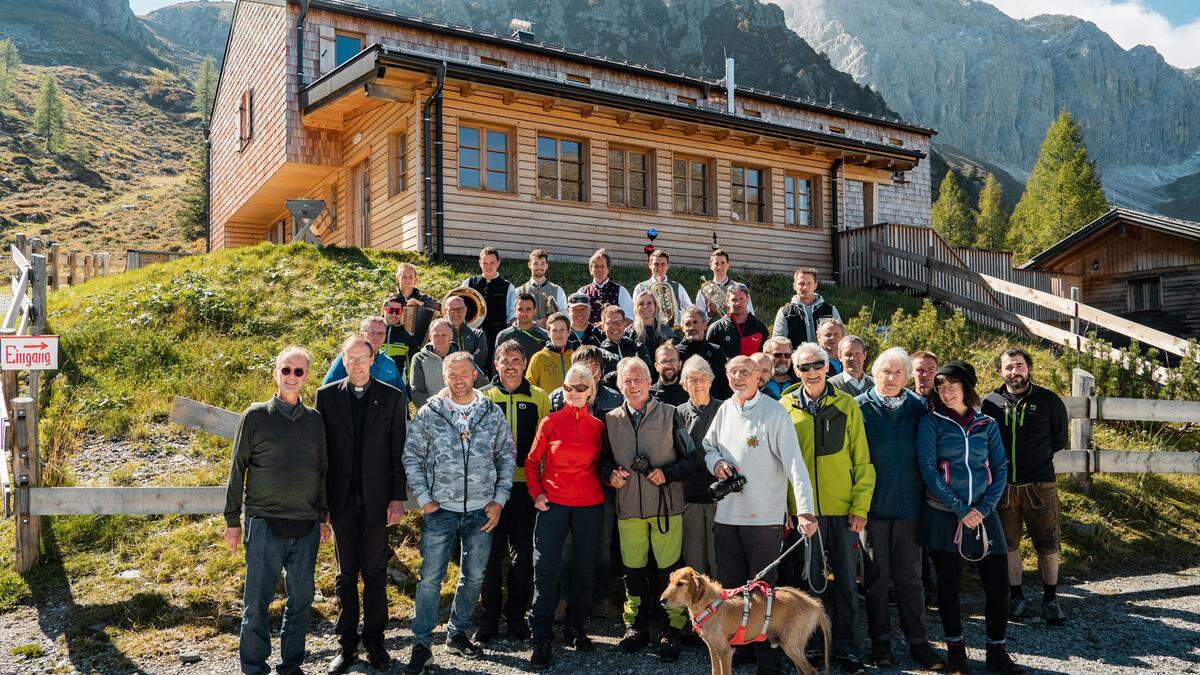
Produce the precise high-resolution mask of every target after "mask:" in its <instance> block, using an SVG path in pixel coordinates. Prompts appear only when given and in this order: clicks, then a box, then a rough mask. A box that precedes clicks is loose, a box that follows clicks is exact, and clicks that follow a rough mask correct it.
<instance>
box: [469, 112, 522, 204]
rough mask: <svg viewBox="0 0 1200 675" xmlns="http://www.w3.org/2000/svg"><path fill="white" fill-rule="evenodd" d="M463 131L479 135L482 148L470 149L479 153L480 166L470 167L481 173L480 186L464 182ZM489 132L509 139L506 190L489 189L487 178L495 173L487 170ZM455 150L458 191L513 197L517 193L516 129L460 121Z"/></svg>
mask: <svg viewBox="0 0 1200 675" xmlns="http://www.w3.org/2000/svg"><path fill="white" fill-rule="evenodd" d="M463 129H475V130H476V131H477V132H478V134H479V146H480V147H478V148H470V147H468V149H474V150H476V151H477V152H478V153H479V164H478V165H477V166H474V167H470V168H473V169H474V170H476V171H478V172H479V185H478V186H470V185H463V180H462V171H463V162H462V149H463V145H462V130H463ZM489 132H490V133H497V134H504V135H505V137H506V139H507V140H506V141H505V154H506V155H507V158H506V162H505V164H506V166H505V170H504V173H505V176H506V182H507V185H505V187H504V189H502V190H501V189H496V188H490V187H488V182H487V176H488V174H489V173H493V171H491V170H489V169H488V168H487V154H488V152H490V151H489V150H488V149H487V135H488V133H489ZM454 148H455V151H454V152H455V156H454V160H455V164H456V166H455V172H456V174H457V175H456V179H455V180H456V183H455V184H456V185H457V186H458V189H460V190H470V191H472V192H486V193H489V194H502V195H504V194H507V195H513V194H516V193H517V131H516V129H514V128H512V127H508V126H504V125H502V124H494V123H491V122H480V121H476V120H460V121H459V123H458V125H457V128H456V129H455V144H454Z"/></svg>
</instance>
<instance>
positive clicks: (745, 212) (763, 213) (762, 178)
mask: <svg viewBox="0 0 1200 675" xmlns="http://www.w3.org/2000/svg"><path fill="white" fill-rule="evenodd" d="M731 176H732V179H733V180H732V183H733V185H732V187H733V219H734V220H747V221H750V222H753V223H765V222H767V183H766V176H767V172H766V171H764V170H762V169H756V168H754V167H750V166H739V165H737V164H734V165H733V171H732V172H731Z"/></svg>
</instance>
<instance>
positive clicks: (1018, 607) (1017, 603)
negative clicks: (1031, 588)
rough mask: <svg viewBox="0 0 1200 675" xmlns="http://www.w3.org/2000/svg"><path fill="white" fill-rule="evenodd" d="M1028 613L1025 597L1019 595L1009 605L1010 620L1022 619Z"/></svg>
mask: <svg viewBox="0 0 1200 675" xmlns="http://www.w3.org/2000/svg"><path fill="white" fill-rule="evenodd" d="M1026 611H1027V606H1026V603H1025V596H1023V595H1018V596H1017V597H1015V598H1013V599H1012V600H1010V601H1009V603H1008V618H1009V619H1020V618H1021V617H1023V616H1025V612H1026Z"/></svg>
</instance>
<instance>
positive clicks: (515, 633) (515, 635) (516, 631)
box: [475, 619, 533, 642]
mask: <svg viewBox="0 0 1200 675" xmlns="http://www.w3.org/2000/svg"><path fill="white" fill-rule="evenodd" d="M508 637H510V638H512V639H514V640H521V641H524V640H528V639H529V638H531V637H533V633H531V632H530V631H529V624H528V623H526V622H525V620H524V619H518V620H516V621H509V622H508ZM475 641H476V642H478V641H479V638H478V637H476V638H475Z"/></svg>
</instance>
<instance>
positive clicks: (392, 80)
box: [300, 44, 926, 171]
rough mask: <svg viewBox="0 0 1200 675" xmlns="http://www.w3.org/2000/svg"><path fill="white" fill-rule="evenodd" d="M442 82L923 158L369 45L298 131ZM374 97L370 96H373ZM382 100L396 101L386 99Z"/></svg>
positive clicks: (874, 158)
mask: <svg viewBox="0 0 1200 675" xmlns="http://www.w3.org/2000/svg"><path fill="white" fill-rule="evenodd" d="M442 68H444V69H445V77H446V79H447V80H457V81H462V82H470V83H474V84H477V85H483V86H489V87H496V88H500V89H506V90H512V91H516V92H521V93H523V94H526V95H532V96H537V97H542V98H544V99H546V100H553V101H558V100H561V101H572V102H575V103H577V104H583V105H588V106H596V107H601V108H607V109H611V110H617V111H621V112H624V113H626V114H637V115H643V116H646V117H648V118H652V119H660V120H668V121H675V122H680V123H683V124H689V125H696V126H705V127H716V128H720V129H726V130H729V131H738V132H742V133H745V134H747V135H749V136H761V137H765V138H767V139H774V140H779V141H786V142H796V143H799V144H802V145H803V146H810V147H820V148H822V149H824V150H827V151H834V152H836V153H841V155H842V156H843V157H844V158H845V159H846V161H847V162H848V163H850V164H863V165H866V166H869V167H871V168H874V169H880V170H887V171H907V170H910V169H912V168H913V167H915V166H916V165H917V164H918V163H920V161H921V160H922V159H924V158H925V157H926V155H925V153H923V152H921V151H919V150H913V149H910V148H904V147H900V146H894V145H887V144H883V143H873V142H870V141H863V140H859V139H854V138H849V137H846V136H843V135H840V134H830V133H825V132H820V131H813V130H811V129H802V128H799V127H793V126H790V125H787V124H780V123H777V122H770V121H766V120H761V119H755V118H750V117H746V116H743V115H731V114H729V113H727V112H725V111H723V110H716V109H711V108H702V107H697V106H689V105H685V104H681V103H675V102H671V101H665V100H661V99H655V98H650V97H644V96H637V95H633V94H628V93H624V92H617V91H612V90H609V89H604V88H599V87H593V86H591V85H587V84H580V83H575V82H570V81H561V80H557V79H552V78H549V77H545V76H541V75H537V74H533V73H522V72H515V71H512V70H509V69H505V68H497V67H493V66H487V65H481V64H472V63H467V62H462V61H456V60H448V59H444V58H441V57H437V56H432V55H429V54H420V53H416V52H411V51H407V50H401V49H394V48H390V47H383V46H381V45H378V44H375V45H371V46H370V47H367V48H366V49H364V50H363V51H361V52H359V53H358V54H356V55H355V56H354V57H352V58H351V59H349V60H347V61H346V62H345V63H343V64H342V65H340V66H338V67H337V68H336V69H334V70H333V71H331V72H329V73H328V74H326V75H325V76H323V77H321V78H320V79H318V80H317V81H315V82H313V83H312V84H310V85H308V86H307V87H305V88H304V89H302V90H301V91H300V110H301V115H302V118H303V121H304V124H306V125H309V126H319V127H325V128H331V129H340V128H341V124H342V120H343V119H346V118H347V117H349V116H351V115H355V114H358V113H359V112H362V111H363V110H366V109H370V107H371V106H374V105H379V104H381V103H382V102H386V101H387V100H414V98H415V93H414V90H415V89H416V88H418V87H420V86H422V85H424V84H425V83H426V82H427V81H428V80H429V78H431V77H432V76H434V75H436V73H437V72H438V71H439V69H442ZM373 92H375V93H373ZM388 96H395V97H398V98H394V99H389V98H387V97H388Z"/></svg>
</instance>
